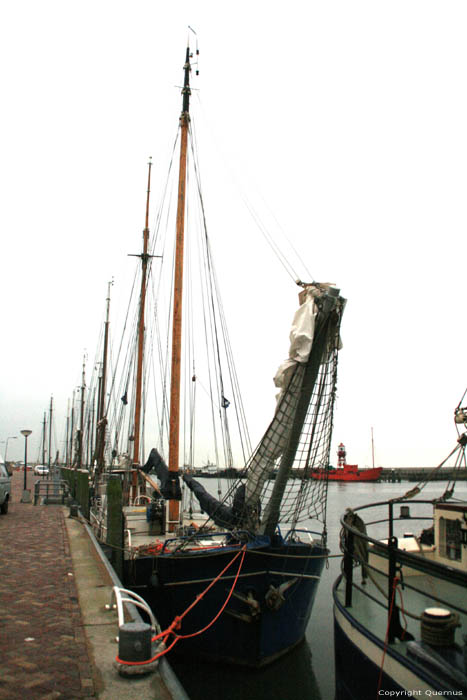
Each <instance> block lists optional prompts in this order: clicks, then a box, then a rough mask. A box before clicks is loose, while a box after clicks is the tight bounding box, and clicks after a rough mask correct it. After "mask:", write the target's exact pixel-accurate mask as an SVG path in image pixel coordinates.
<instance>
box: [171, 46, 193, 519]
mask: <svg viewBox="0 0 467 700" xmlns="http://www.w3.org/2000/svg"><path fill="white" fill-rule="evenodd" d="M184 71H185V78H184V83H183V89H182V95H183V106H182V113H181V115H180V130H181V135H180V170H179V177H178V207H177V232H176V245H175V272H174V302H173V320H172V369H171V375H170V376H171V379H170V381H171V384H170V428H169V471H171V472H178V468H179V436H180V376H181V347H182V299H183V249H184V242H185V240H184V239H185V194H186V161H187V143H188V127H189V123H190V114H189V112H190V95H191V90H190V71H191V66H190V47H189V46H187V49H186V58H185V66H184ZM178 519H179V501H177V500H170V501H169V531H170V532H173V530H174V529H175V525H176V523H177V522H178Z"/></svg>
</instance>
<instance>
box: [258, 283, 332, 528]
mask: <svg viewBox="0 0 467 700" xmlns="http://www.w3.org/2000/svg"><path fill="white" fill-rule="evenodd" d="M300 302H301V304H300V307H299V309H298V311H297V312H296V314H295V316H294V319H293V323H292V329H291V332H290V349H289V357H288V359H287V360H286V361H285V362H284V363H283V364H282V365H281V366H280V368H279V370H278V372H277V373H276V376H275V379H274V381H275V384H276V386H278V388H279V389H280V393H279V395H278V397H277V406H276V411H275V414H274V417H273V419H272V421H271V423H270V425H269V427H268V429H267V430H266V433H265V435H264V437H263V439H262V440H261V442H260V443H259V445H258V447H257V449H256V450H255V452H254V453H253V456H252V457H251V459H250V461H249V463H248V465H247V469H248V477H247V484H246V497H245V506H246V508H247V509H248V508H249V507H253V505H254V504H256V503H257V502H258V500H261V502H262V503H263V504H264V503H265V502H266V508H265V510H264V516H263V518H262V526H261V529H262V531H263V532H268V531H271V530H273V529H274V527H275V525H276V524H277V522H278V520H279V517H281V519H282V518H283V516H284V515H287V511H289V513H288V516H289V519H290V521H292V522H296V521H297V519H298V517H299V515H300V512H301V511H305V510H307V509H308V508H309V499H308V498H307V497H306V496H307V493H306V492H307V491H308V490H309V488H307V486H309V485H307V484H305V486H302V487H300V488H298V489H297V488H295V494H294V495H293V494H292V497H291V495H290V494H289V495H286V490H287V480H288V478H289V477H290V475H291V473H292V469H294V468H295V469H296V470H299V471H300V473H301V476H302V477H305V478H306V474H307V471H309V470H310V469H311V468H316V467H326V466H327V464H329V450H330V441H331V431H332V413H333V405H334V396H335V383H336V376H337V372H336V370H337V351H338V349H339V348H340V338H339V328H340V321H341V316H342V312H343V309H344V306H345V300H344V299H342V298H341V297H340V296H339V291H338V290H337V289H335V288H333V287H331V286H330V285H328V284H310V285H304V289H303V291H302V292H301V294H300ZM271 478H273V479H274V481H273V485H272V486H271V481H272V479H271ZM308 481H309V480H308ZM303 483H304V482H303ZM289 491H290V489H289ZM322 501H323V503H324V498H323V499H322ZM323 507H324V506H323ZM318 510H319V508H318Z"/></svg>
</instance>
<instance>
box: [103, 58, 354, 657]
mask: <svg viewBox="0 0 467 700" xmlns="http://www.w3.org/2000/svg"><path fill="white" fill-rule="evenodd" d="M192 59H193V56H192V53H191V51H190V49H189V47H188V48H187V50H186V57H185V64H184V81H183V89H182V99H183V105H182V112H181V116H180V120H179V142H180V157H179V162H180V165H179V175H178V190H177V191H178V196H177V215H176V243H175V262H174V264H173V267H172V265H170V269H171V271H172V270H173V295H171V297H170V298H171V331H170V343H168V345H171V360H170V363H166V362H165V361H160V363H159V368H162V369H163V370H164V371H163V372H162V374H163V377H164V382H163V383H164V384H165V385H167V384H168V380H167V375H168V374H169V372H168V367H170V390H169V391H168V392H167V393H168V394H169V396H170V398H169V399H167V400H166V399H165V398H164V399H162V400H161V405H162V407H163V409H164V410H165V409H166V408H168V407H169V409H170V410H169V411H168V413H169V417H168V421H167V422H168V424H169V425H168V430H165V428H166V422H165V419H164V418H163V419H161V421H160V424H161V426H162V428H163V429H164V430H162V432H163V433H164V439H165V440H166V442H165V443H163V441H162V443H161V444H158V446H157V447H154V448H153V449H151V451H150V454H149V456H148V457H147V459H145V460H143V459H142V457H141V455H142V451H143V445H144V442H145V441H144V437H143V427H144V425H147V422H148V421H147V419H146V423H144V421H143V417H144V415H145V401H146V398H147V394H146V392H143V390H142V388H143V383H144V382H143V375H144V370H145V368H146V367H147V366H148V364H149V363H148V362H147V361H146V360H145V350H146V351H147V350H148V346H149V345H150V344H151V338H150V337H149V334H148V331H147V321H148V314H147V311H146V301H147V297H148V294H147V289H148V279H149V275H150V272H151V270H152V266H154V262H155V257H156V256H155V250H154V249H153V248H151V247H150V240H149V239H150V236H149V200H150V189H151V163H150V164H149V169H148V187H147V199H146V218H145V228H144V231H143V251H142V253H141V254H140V256H139V257H140V259H141V271H142V273H141V288H140V289H141V291H140V298H139V309H138V324H137V340H136V342H135V347H136V348H137V353H136V361H135V364H134V381H133V383H132V382H130V380H129V379H128V378H127V379H126V380H125V382H124V383H123V392H122V393H123V396H122V405H121V409H122V411H125V410H127V406H128V407H129V409H130V411H129V414H130V420H129V425H130V434H131V437H130V442H129V446H130V449H129V450H128V451H127V453H126V455H125V456H124V458H123V459H120V460H118V459H117V457H116V454H117V451H118V450H117V442H118V440H117V439H114V440H113V445H112V458H111V463H110V464H109V463H107V464H105V460H103V458H102V455H103V452H102V449H101V448H100V451H99V453H98V454H99V457H98V459H97V460H96V464H95V468H94V480H93V500H92V505H91V512H90V519H91V522H92V525H93V528H94V531H95V532H96V534H97V536H98V538H99V539H100V540H101V541H102V542H103V543H104V544H106V545H107V548H108V550H109V552H110V556H111V560H112V562H113V563H114V565H115V566H116V568H117V569H118V571H119V573H120V577H121V579H122V581H123V584H124V585H125V587H126V588H128V589H131V590H133V591H134V592H136V593H137V594H138V595H140V596H141V597H142V598H144V600H145V601H146V602H147V603H148V604H149V606H150V607H151V609H152V610H153V612H154V614H155V616H156V617H157V620H158V622H159V624H160V626H161V628H162V632H161V634H160V635H159V638H160V639H162V640H163V641H164V644H165V647H166V648H167V649H172V648H173V649H174V650H176V651H179V652H181V653H185V654H190V655H191V656H201V657H203V658H206V659H210V660H215V661H218V660H221V661H225V662H231V663H236V664H244V665H248V666H253V667H257V666H262V665H265V664H268V663H270V662H271V661H273V660H274V659H276V658H278V657H279V656H281V655H282V654H284V653H286V652H287V651H289V650H291V649H292V648H294V647H295V646H296V645H297V644H299V643H300V641H301V640H302V639H303V638H304V635H305V630H306V628H307V625H308V622H309V618H310V614H311V610H312V606H313V602H314V598H315V595H316V591H317V586H318V583H319V579H320V575H321V572H322V570H323V567H324V564H325V562H326V557H327V555H328V549H327V546H326V498H327V482H326V481H324V482H319V483H318V482H314V481H313V480H312V479H310V478H308V477H309V474H310V472H311V471H312V470H313V469H315V468H320V467H322V466H323V465H325V464H328V463H329V451H330V441H331V435H332V424H333V410H334V401H335V393H336V391H335V387H336V378H337V359H338V351H339V349H340V347H341V344H340V332H339V331H340V324H341V319H342V314H343V311H344V307H345V300H344V299H343V298H342V296H341V295H340V291H339V290H338V289H336V288H335V287H334V286H331V285H329V284H322V283H318V282H311V283H303V282H300V283H299V285H300V292H299V308H298V310H297V311H296V313H295V316H294V319H293V323H292V330H291V332H290V349H289V357H288V358H287V360H286V361H285V362H284V363H283V364H282V365H281V367H280V368H279V370H278V372H277V374H276V377H275V384H276V386H277V387H278V388H279V395H278V397H277V403H276V406H275V410H274V412H273V417H272V419H271V421H270V423H269V426H268V427H267V429H266V431H265V433H264V435H263V438H262V439H261V440H260V442H259V444H258V446H257V447H256V449H254V450H252V451H251V452H250V456H248V455H246V457H245V461H244V462H242V463H241V464H237V467H236V471H237V473H238V475H239V476H238V477H237V478H236V479H233V480H231V481H229V488H228V491H227V493H226V494H225V496H224V497H223V498H221V497H219V498H216V497H214V496H213V495H212V494H210V493H209V492H208V490H206V489H205V488H204V486H203V485H202V484H201V482H200V481H198V480H196V479H194V478H193V471H194V460H195V458H194V456H193V455H194V449H195V448H194V443H195V441H194V439H193V438H192V437H190V438H189V439H186V438H185V439H184V440H182V437H181V428H182V424H183V426H184V425H185V424H188V425H189V427H190V429H191V428H193V426H194V423H195V421H194V420H193V419H191V418H190V419H186V420H185V419H184V413H183V412H182V411H181V408H180V405H181V403H182V404H183V406H186V405H187V404H190V406H191V405H192V404H194V403H195V393H196V388H197V387H198V386H200V385H201V379H200V374H201V371H200V370H199V369H194V368H193V367H194V364H192V360H190V364H189V370H188V371H184V372H182V367H183V366H184V365H183V362H182V347H184V346H185V347H187V348H188V349H190V350H191V349H192V347H193V345H194V343H192V342H191V341H188V340H187V338H186V333H185V330H184V329H183V328H182V321H183V320H184V318H185V315H186V314H185V309H186V307H187V304H186V300H185V298H184V289H185V283H186V279H185V278H184V272H186V268H187V261H186V260H184V252H185V250H186V237H185V234H186V231H185V218H186V217H185V214H186V211H187V209H188V206H187V186H186V185H187V175H186V173H187V160H188V155H189V154H191V153H192V152H193V153H194V151H193V150H189V147H188V144H189V143H190V144H191V148H192V149H193V148H194V146H193V138H192V124H191V122H192V119H191V115H190V95H191V88H190V73H191V67H192ZM193 162H194V164H195V176H194V177H195V178H196V177H198V175H199V173H198V168H197V167H196V164H197V160H196V157H195V156H194V155H193ZM195 190H196V191H197V192H198V193H199V192H200V186H199V181H197V186H196V187H195ZM202 202H203V199H202V198H201V205H200V206H201V216H200V219H201V220H202V222H203V226H204V224H205V220H206V216H205V213H204V207H203V203H202ZM162 218H163V217H162V216H159V217H158V220H159V221H160V220H161V219H162ZM201 247H202V248H203V250H204V253H205V254H206V258H207V262H206V263H205V264H203V265H201V266H200V267H201V268H202V269H203V271H207V273H208V274H209V275H210V277H209V279H210V281H209V282H206V283H204V282H203V283H202V285H201V286H202V288H203V290H204V292H205V296H206V297H207V298H208V304H207V308H208V309H209V318H208V321H207V322H206V323H205V324H204V326H203V328H205V327H209V328H211V329H212V331H213V336H214V342H213V343H211V344H209V347H210V348H211V350H213V352H214V356H213V359H212V360H211V361H209V362H208V363H207V365H209V367H211V366H215V367H216V368H217V369H218V370H219V371H220V377H219V376H217V377H216V379H215V380H212V381H211V380H209V382H206V385H207V384H209V387H212V393H213V395H214V396H213V400H212V403H213V408H212V410H211V412H210V413H209V415H212V417H213V422H214V418H216V420H220V422H221V426H222V427H221V437H220V439H219V442H221V443H222V444H223V446H224V448H225V449H224V452H225V454H226V455H227V457H226V458H225V459H226V463H225V465H224V467H228V468H230V469H232V468H233V467H234V463H233V445H232V438H231V426H230V423H229V411H230V410H231V403H233V402H234V401H235V403H237V401H236V397H237V395H238V391H237V380H236V375H235V374H234V373H233V371H232V370H231V369H230V366H229V370H228V371H227V372H224V373H222V361H221V360H220V354H219V349H220V347H221V345H222V347H225V348H226V354H227V355H228V356H229V357H230V356H231V349H230V344H229V341H228V340H227V341H224V342H223V343H222V342H221V340H220V337H221V332H220V331H221V330H222V331H223V330H225V323H224V318H223V315H222V312H214V311H213V308H214V299H215V298H217V283H216V281H215V275H214V272H213V262H212V255H211V246H210V243H209V239H208V237H207V232H206V230H205V229H203V235H202V244H201ZM160 259H161V260H162V261H165V256H163V257H162V258H160ZM156 262H157V261H156ZM185 277H186V275H185ZM213 279H214V282H213V281H212V280H213ZM213 290H214V291H215V293H214V291H213ZM159 298H160V296H158V299H159ZM188 306H190V310H194V307H195V305H194V304H191V305H190V304H188ZM156 315H157V314H156ZM158 317H159V318H160V314H159V316H158ZM219 319H220V320H219ZM168 325H169V324H168ZM198 326H199V324H196V323H193V322H192V323H188V330H189V329H195V328H197V327H198ZM154 344H155V343H154ZM182 373H183V374H187V375H188V380H189V383H190V389H189V392H188V394H187V395H186V396H188V399H187V398H186V397H185V398H183V394H182V390H181V375H182ZM229 379H230V389H228V388H227V380H229ZM103 381H104V382H105V380H103ZM130 384H131V385H132V386H134V398H132V399H130V398H129V394H128V388H129V386H130ZM163 409H161V411H160V413H161V414H162V413H163ZM146 410H147V406H146ZM107 413H108V412H107V410H106V409H104V410H102V409H101V411H100V414H99V415H100V417H99V424H100V425H101V431H100V433H99V445H100V446H101V445H102V441H103V439H104V437H105V435H107V437H109V436H110V433H111V432H112V431H113V428H112V427H111V420H110V416H108V418H109V423H108V425H107V418H106V416H107ZM206 414H207V412H206V411H205V412H204V417H206ZM164 415H165V414H164ZM237 415H238V414H237ZM235 422H236V424H237V425H240V426H241V425H242V424H243V418H242V413H241V410H240V418H237V420H236V421H235ZM190 435H192V433H190ZM153 444H154V443H153ZM164 444H165V445H166V448H167V452H166V449H165V447H164ZM241 444H242V446H243V447H244V446H245V445H247V444H248V441H247V440H246V439H245V440H243V441H242V443H241ZM130 450H131V451H130ZM201 450H203V451H204V454H206V451H207V450H206V447H205V444H204V443H203V444H202V448H201ZM165 454H168V458H167V460H166V458H165ZM215 462H216V464H218V465H219V466H221V459H220V456H219V455H218V454H217V452H216V459H215ZM181 465H183V467H182V469H180V466H181ZM294 473H297V474H298V473H299V474H301V475H302V476H301V478H300V479H296V478H294V479H292V478H290V477H291V476H292V474H294ZM271 476H272V477H273V478H271ZM195 499H196V500H195ZM115 502H117V511H118V512H116V510H115V507H113V506H112V503H114V504H115ZM195 503H197V506H195V505H194V504H195ZM112 508H113V510H112ZM197 509H198V510H197ZM115 518H116V519H117V522H118V523H120V524H119V525H118V526H117V535H118V534H119V533H123V534H122V540H121V541H118V540H117V541H115V539H112V538H113V535H111V533H110V530H111V525H110V523H111V521H112V519H114V520H115ZM119 518H121V519H120V520H119ZM310 518H313V520H314V523H316V527H317V528H318V529H317V530H316V531H315V530H309V529H307V528H305V527H304V526H303V523H304V521H305V520H309V519H310ZM313 527H314V524H313ZM114 532H115V531H114Z"/></svg>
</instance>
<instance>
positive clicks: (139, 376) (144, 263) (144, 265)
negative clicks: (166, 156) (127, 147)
mask: <svg viewBox="0 0 467 700" xmlns="http://www.w3.org/2000/svg"><path fill="white" fill-rule="evenodd" d="M151 167H152V162H151V160H149V164H148V190H147V197H146V219H145V226H144V231H143V252H142V253H141V255H140V256H139V257H140V258H141V296H140V304H139V322H138V357H137V365H136V400H135V424H134V432H133V435H134V447H133V463H134V464H139V463H140V461H139V446H140V437H141V436H140V433H141V405H142V386H143V350H144V308H145V305H146V280H147V270H148V260H149V258H150V257H151V256H150V255H149V254H148V245H149V195H150V192H151ZM136 482H137V475H136V473H134V474H133V487H134V488H136Z"/></svg>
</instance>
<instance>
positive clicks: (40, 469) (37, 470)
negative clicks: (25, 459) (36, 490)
mask: <svg viewBox="0 0 467 700" xmlns="http://www.w3.org/2000/svg"><path fill="white" fill-rule="evenodd" d="M48 473H49V468H48V467H45V466H44V465H43V464H38V465H37V466H35V467H34V474H38V475H39V476H46V475H47V474H48Z"/></svg>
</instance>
